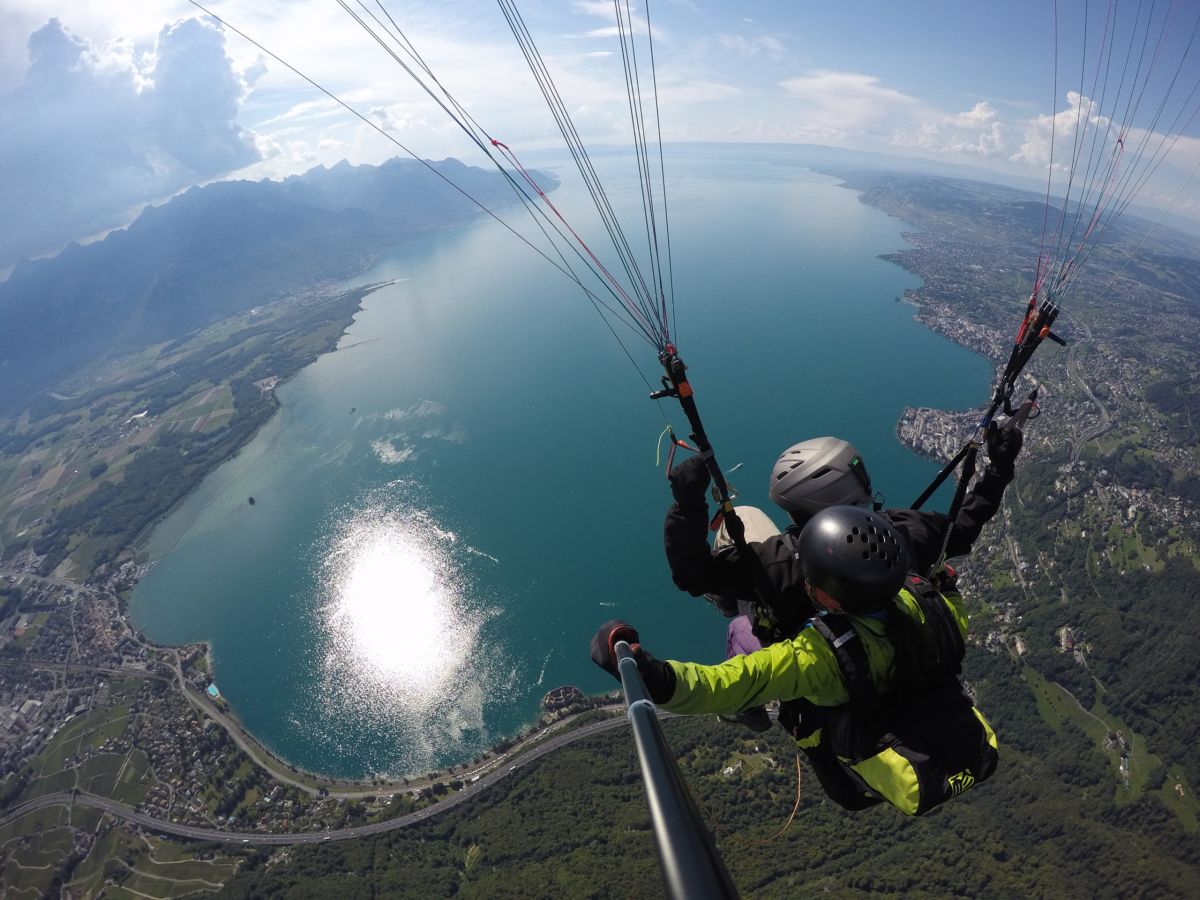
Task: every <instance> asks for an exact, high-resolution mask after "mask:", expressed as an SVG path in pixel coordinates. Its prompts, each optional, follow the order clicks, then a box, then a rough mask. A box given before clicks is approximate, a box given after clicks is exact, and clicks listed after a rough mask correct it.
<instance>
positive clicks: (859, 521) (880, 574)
mask: <svg viewBox="0 0 1200 900" xmlns="http://www.w3.org/2000/svg"><path fill="white" fill-rule="evenodd" d="M798 553H799V555H800V567H801V569H802V570H803V571H804V580H805V581H807V582H808V583H809V584H810V585H811V586H813V587H816V588H820V589H821V590H822V591H824V592H825V593H826V594H828V595H829V596H830V597H832V598H833V599H834V600H836V601H837V603H838V604H839V605H840V606H841V608H842V610H844V611H845V612H848V613H869V612H875V611H876V610H879V609H882V608H884V607H885V606H886V605H887V604H888V602H889V601H890V600H891V599H892V598H893V597H895V596H896V593H897V592H898V591H899V590H900V588H901V586H902V585H903V584H904V578H905V576H906V575H907V574H908V563H909V554H908V545H907V543H906V542H905V540H904V539H903V538H902V537H901V536H900V534H899V532H897V531H896V528H895V526H894V525H892V523H891V522H889V521H888V520H887V519H885V518H884V517H883V516H881V515H880V514H879V513H877V512H873V511H871V510H869V509H863V508H862V507H861V506H830V507H828V508H827V509H823V510H821V511H820V512H819V513H817V514H816V515H815V516H813V517H812V519H811V520H810V521H809V523H808V524H807V525H805V526H804V530H803V531H801V532H800V543H799V547H798Z"/></svg>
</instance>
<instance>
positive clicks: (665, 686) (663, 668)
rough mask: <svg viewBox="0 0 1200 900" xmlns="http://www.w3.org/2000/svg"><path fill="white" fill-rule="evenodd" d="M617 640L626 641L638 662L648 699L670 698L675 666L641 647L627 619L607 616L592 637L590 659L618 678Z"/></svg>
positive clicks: (673, 689)
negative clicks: (606, 619)
mask: <svg viewBox="0 0 1200 900" xmlns="http://www.w3.org/2000/svg"><path fill="white" fill-rule="evenodd" d="M617 641H627V642H628V643H629V645H630V649H631V650H632V651H633V658H634V661H635V662H637V667H638V673H639V674H640V675H641V676H642V683H643V684H645V685H646V691H647V693H649V694H650V699H651V700H653V701H654V702H655V703H666V702H667V701H668V700H670V699H671V697H673V696H674V694H675V670H674V669H672V668H671V667H670V666H669V665H667V664H666V663H665V662H663V661H662V660H661V659H655V658H654V657H653V656H651V655H650V654H649V653H648V652H647V651H646V650H644V649H642V645H641V644H640V643H638V633H637V629H636V628H634V627H633V626H632V625H630V624H629V623H628V622H622V621H621V620H620V619H610V620H609V621H607V622H605V623H604V624H603V625H601V626H600V627H599V628H598V629H597V630H596V634H595V635H594V636H593V637H592V647H591V650H592V662H594V663H595V664H596V665H598V666H599V667H600V668H602V669H603V670H604V671H605V672H607V673H608V674H609V675H611V676H613V678H616V679H617V680H620V678H621V675H620V673H619V672H618V671H617V658H616V651H615V647H616V643H617Z"/></svg>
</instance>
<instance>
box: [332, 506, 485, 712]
mask: <svg viewBox="0 0 1200 900" xmlns="http://www.w3.org/2000/svg"><path fill="white" fill-rule="evenodd" d="M458 544H459V542H458V541H457V539H456V538H455V536H454V535H453V534H451V533H448V532H445V531H442V530H440V529H438V528H436V527H435V526H433V525H432V524H431V523H430V522H429V521H427V520H426V518H425V517H424V516H423V515H421V514H414V515H407V516H406V515H402V514H399V513H396V512H393V511H390V510H383V511H381V510H379V509H366V510H358V511H356V512H355V513H354V514H352V515H351V516H349V517H348V519H347V520H345V521H344V522H343V523H342V525H341V527H340V528H339V529H337V532H336V534H335V537H334V539H333V541H332V542H331V544H330V545H329V550H328V552H327V554H326V556H325V561H324V565H323V567H322V568H323V578H322V581H323V593H324V594H325V603H324V604H323V607H322V611H321V619H322V622H321V626H322V630H323V641H322V643H323V647H322V651H323V652H322V656H323V675H324V679H323V680H324V682H325V685H326V692H327V696H328V697H329V700H330V702H331V703H336V704H339V705H344V704H349V705H351V706H353V707H355V708H357V709H358V710H359V711H360V712H362V713H363V714H366V715H367V716H369V717H370V718H372V719H376V720H377V721H388V722H390V723H391V724H393V725H395V726H399V727H401V728H402V729H404V730H406V731H407V730H411V729H416V730H420V731H427V729H426V728H425V721H426V720H428V719H430V718H431V716H433V714H434V713H435V712H436V713H437V723H436V724H437V726H438V729H440V728H441V727H444V726H445V723H446V721H447V719H450V718H453V715H452V714H451V713H447V712H445V711H446V710H447V709H452V710H453V711H454V713H453V714H454V715H458V716H459V717H460V721H459V728H460V729H461V728H471V727H481V725H482V722H481V721H479V722H476V721H473V720H474V719H479V718H481V710H480V714H471V713H466V718H465V719H462V718H461V717H462V716H464V710H471V709H472V708H473V707H477V706H478V702H477V701H476V700H474V699H473V696H474V694H475V693H477V692H478V689H477V687H476V686H477V685H478V682H479V681H480V675H479V672H480V671H481V670H482V669H487V668H490V666H489V665H488V660H486V659H481V658H480V656H481V647H480V629H481V626H482V624H483V621H484V619H485V615H484V613H483V612H482V611H480V609H479V608H478V606H477V605H474V604H472V603H471V601H470V598H469V597H468V596H467V583H466V579H465V578H464V577H463V575H462V574H461V557H462V556H464V555H465V554H464V553H463V552H461V551H462V550H463V548H462V547H461V546H459V545H458ZM438 729H435V730H438Z"/></svg>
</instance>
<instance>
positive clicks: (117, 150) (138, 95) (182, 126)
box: [0, 19, 262, 265]
mask: <svg viewBox="0 0 1200 900" xmlns="http://www.w3.org/2000/svg"><path fill="white" fill-rule="evenodd" d="M28 53H29V66H28V68H27V69H26V71H25V77H24V80H23V81H22V82H21V84H20V86H19V87H17V88H16V90H14V91H12V92H10V93H8V94H6V95H3V96H0V132H2V133H3V134H4V136H5V138H4V141H3V142H0V172H3V173H4V174H3V178H2V180H0V208H3V209H4V211H5V215H4V218H3V221H2V222H0V265H4V264H7V263H11V262H14V261H15V260H17V259H19V258H21V257H23V256H27V255H33V254H37V253H41V252H47V251H50V250H53V249H55V248H57V247H58V246H60V245H62V244H63V243H65V242H67V241H70V240H75V239H79V238H82V237H86V236H88V235H90V234H92V233H94V232H96V231H99V230H102V229H104V228H108V227H112V226H114V225H120V224H124V222H125V220H126V218H127V216H128V211H129V210H130V209H131V208H134V207H137V206H139V205H141V204H143V203H145V202H147V201H150V200H154V199H157V198H160V197H163V196H167V195H169V194H171V193H174V192H175V191H177V190H179V189H181V188H184V187H187V186H188V185H191V184H194V183H196V182H197V181H202V180H207V179H211V178H216V177H219V176H221V175H224V174H226V173H228V172H231V171H235V170H237V169H240V168H242V167H244V166H247V165H249V164H251V163H254V162H256V161H258V160H259V159H261V158H262V151H261V150H260V149H259V147H258V145H257V144H256V141H255V136H254V135H253V134H251V133H250V132H248V131H246V130H245V129H243V128H242V127H241V126H239V125H238V124H237V121H236V119H237V115H238V111H239V108H240V106H241V103H242V101H243V99H244V96H245V93H246V90H247V76H249V77H250V78H251V79H252V78H255V77H257V76H258V75H260V74H261V73H262V66H261V63H260V64H259V65H258V66H257V67H256V68H255V69H254V70H252V71H250V72H248V73H241V72H238V71H235V70H234V68H233V65H232V63H231V62H230V60H229V59H228V57H227V56H226V53H225V38H224V34H223V32H222V31H221V30H220V29H219V28H218V27H217V26H216V25H215V24H211V23H209V22H207V21H202V20H200V19H185V20H182V21H179V22H176V23H175V24H173V25H169V26H166V27H165V28H163V29H162V30H161V31H160V32H159V34H158V38H157V40H156V42H155V44H154V46H153V47H152V48H151V49H148V50H142V51H139V50H138V48H137V47H135V46H134V45H133V44H132V42H129V41H126V40H115V41H111V42H108V43H106V44H104V45H95V44H92V43H91V42H89V41H87V40H86V39H84V38H82V37H80V36H78V35H75V34H73V33H71V32H70V31H69V30H68V29H67V28H66V27H65V26H64V25H63V24H62V23H61V22H60V21H59V20H58V19H51V20H50V21H49V22H48V23H47V24H46V25H44V26H42V27H41V28H39V29H37V30H36V31H35V32H34V33H33V34H32V35H31V36H30V38H29V41H28Z"/></svg>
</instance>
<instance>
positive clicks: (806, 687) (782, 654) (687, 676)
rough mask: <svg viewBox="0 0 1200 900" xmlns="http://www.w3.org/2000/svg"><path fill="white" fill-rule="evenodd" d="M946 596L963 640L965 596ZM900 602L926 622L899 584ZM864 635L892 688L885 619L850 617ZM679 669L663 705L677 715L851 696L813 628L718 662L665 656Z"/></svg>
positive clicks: (871, 660)
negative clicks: (673, 686)
mask: <svg viewBox="0 0 1200 900" xmlns="http://www.w3.org/2000/svg"><path fill="white" fill-rule="evenodd" d="M942 598H943V599H944V600H945V602H946V606H947V607H949V609H950V612H951V613H952V614H953V615H954V619H955V621H956V622H958V627H959V630H960V631H961V632H962V635H963V638H964V639H965V638H966V635H967V617H966V616H965V615H964V614H963V613H962V612H961V610H960V609H959V604H961V602H962V598H961V597H960V595H959V594H957V593H955V592H951V593H948V594H943V595H942ZM898 599H899V601H900V602H901V603H903V604H904V606H905V607H907V609H908V611H909V614H910V615H912V616H913V617H914V618H916V619H917V621H919V622H922V623H924V621H925V617H924V615H922V614H921V610H920V607H919V605H918V604H917V601H916V598H914V597H913V595H912V594H911V593H910V592H909V591H908V589H907V588H901V589H900V594H899V598H898ZM850 618H851V620H852V621H853V622H854V629H855V631H857V632H858V634H859V635H860V636H861V638H862V642H863V647H864V649H865V650H866V652H867V663H868V665H869V666H870V669H871V676H872V678H873V679H874V681H875V686H876V688H877V689H878V690H879V691H880V692H881V693H886V692H887V691H889V690H891V688H892V679H893V666H892V663H893V659H894V657H895V652H894V650H893V649H892V645H891V643H889V641H888V640H887V638H886V637H885V636H884V631H885V628H884V623H883V622H882V621H881V620H879V619H875V618H871V617H868V616H851V617H850ZM667 665H669V666H670V667H671V668H672V669H673V670H674V672H675V693H674V694H672V695H671V699H670V700H669V701H668V702H666V703H662V704H659V705H660V706H661V707H662V708H663V709H666V710H670V711H671V712H674V713H682V714H700V713H732V712H738V711H740V710H743V709H748V708H750V707H752V706H758V705H760V704H763V703H766V702H768V701H770V700H795V699H798V698H800V697H803V698H806V699H807V700H809V701H810V702H812V703H814V704H816V705H817V706H840V705H841V704H843V703H846V702H848V701H849V699H850V696H849V694H848V693H847V691H846V687H845V685H844V684H843V683H842V676H841V672H840V671H839V670H838V665H837V661H836V659H835V658H834V655H833V649H832V648H831V647H830V646H829V643H828V642H827V641H826V640H825V638H823V637H821V635H820V634H818V633H817V632H816V631H815V630H814V629H812V628H808V627H806V628H804V630H802V631H801V632H800V634H799V635H798V636H797V637H795V638H793V639H792V640H790V641H782V642H780V643H778V644H772V645H771V646H769V647H765V648H763V649H762V650H759V651H757V652H755V653H750V654H748V655H746V656H735V657H733V658H732V659H728V660H726V661H725V662H723V663H720V664H718V665H715V666H705V665H700V664H699V663H687V662H677V661H676V660H667Z"/></svg>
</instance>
